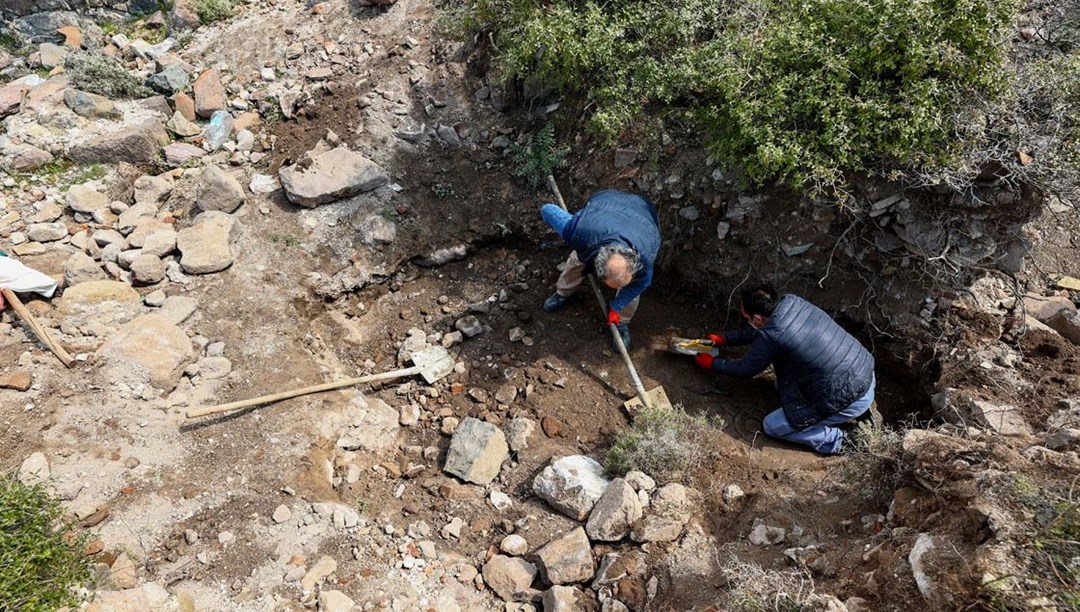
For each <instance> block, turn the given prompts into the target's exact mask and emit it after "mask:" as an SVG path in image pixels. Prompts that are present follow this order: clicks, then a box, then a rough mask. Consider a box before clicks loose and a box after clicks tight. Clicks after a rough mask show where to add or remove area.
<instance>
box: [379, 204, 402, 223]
mask: <svg viewBox="0 0 1080 612" xmlns="http://www.w3.org/2000/svg"><path fill="white" fill-rule="evenodd" d="M379 216H380V217H382V218H383V219H386V220H387V221H397V218H398V214H397V211H396V210H394V208H393V207H392V206H387V207H386V208H383V209H382V210H381V211H379Z"/></svg>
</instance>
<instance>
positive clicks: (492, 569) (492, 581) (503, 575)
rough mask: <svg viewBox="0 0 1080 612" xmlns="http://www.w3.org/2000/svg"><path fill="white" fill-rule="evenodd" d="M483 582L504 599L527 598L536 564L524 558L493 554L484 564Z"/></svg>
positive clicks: (534, 575)
mask: <svg viewBox="0 0 1080 612" xmlns="http://www.w3.org/2000/svg"><path fill="white" fill-rule="evenodd" d="M482 572H483V575H484V583H485V584H487V585H488V586H489V587H491V589H492V590H493V591H495V593H496V594H497V595H498V596H499V597H501V598H503V599H504V600H506V601H519V600H522V601H524V600H527V595H528V592H529V590H530V589H529V587H530V586H532V583H533V580H534V579H535V578H536V573H537V571H536V566H535V565H533V564H532V563H529V562H528V561H526V560H524V559H520V558H517V557H507V556H505V555H494V556H493V557H491V559H490V560H489V561H488V562H487V563H485V564H484V567H483V570H482Z"/></svg>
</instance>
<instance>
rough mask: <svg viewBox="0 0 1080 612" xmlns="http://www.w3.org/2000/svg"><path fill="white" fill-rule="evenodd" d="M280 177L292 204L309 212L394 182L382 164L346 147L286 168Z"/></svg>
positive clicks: (282, 170) (317, 155)
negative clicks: (305, 208) (310, 209)
mask: <svg viewBox="0 0 1080 612" xmlns="http://www.w3.org/2000/svg"><path fill="white" fill-rule="evenodd" d="M279 176H280V178H281V186H282V187H283V188H284V189H285V195H286V196H288V198H289V201H290V202H292V203H293V204H299V205H300V206H306V207H308V208H314V207H315V206H318V205H320V204H326V203H327V202H333V201H334V200H337V199H339V198H345V197H349V196H353V195H356V194H358V193H363V192H365V191H371V190H372V189H376V188H378V187H382V186H383V185H385V184H386V183H387V182H388V181H389V180H390V177H389V176H388V175H387V174H386V171H385V170H383V169H382V168H381V167H380V166H379V165H378V164H376V163H375V162H373V161H371V160H370V159H368V158H366V157H364V156H363V155H360V154H359V153H355V152H353V151H350V150H348V149H346V148H344V147H338V148H336V149H331V150H330V151H326V152H325V153H320V154H316V155H314V156H311V157H309V158H307V159H306V160H305V161H303V162H301V163H298V164H296V165H293V166H287V167H285V168H282V169H281V171H280V173H279Z"/></svg>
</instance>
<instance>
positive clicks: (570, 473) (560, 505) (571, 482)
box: [532, 455, 608, 521]
mask: <svg viewBox="0 0 1080 612" xmlns="http://www.w3.org/2000/svg"><path fill="white" fill-rule="evenodd" d="M607 486H608V481H607V479H605V478H604V466H602V465H600V464H599V463H598V462H597V461H596V460H595V459H592V458H590V457H586V456H584V455H571V456H569V457H563V458H561V459H558V460H556V461H553V462H552V463H551V465H549V466H547V467H545V468H544V470H543V471H542V472H540V474H539V475H537V476H536V478H535V479H534V480H533V485H532V488H533V492H534V493H536V495H537V496H539V497H540V498H541V499H543V500H545V501H547V502H548V503H549V504H551V505H552V506H553V507H554V508H555V509H556V510H558V511H559V512H562V513H563V514H565V515H566V516H569V517H570V518H572V519H574V520H576V521H582V520H585V517H587V516H589V512H591V511H592V509H593V506H595V505H596V502H597V501H598V500H599V499H600V498H601V497H602V496H603V495H604V491H605V490H606V489H607Z"/></svg>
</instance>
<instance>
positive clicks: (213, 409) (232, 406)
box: [184, 366, 420, 419]
mask: <svg viewBox="0 0 1080 612" xmlns="http://www.w3.org/2000/svg"><path fill="white" fill-rule="evenodd" d="M419 372H420V366H412V367H411V368H403V369H401V370H391V371H389V372H383V373H381V374H368V375H367V376H357V377H355V378H346V379H343V380H339V381H335V382H328V383H323V384H321V385H313V386H310V387H304V388H302V389H294V390H292V391H282V392H280V393H272V394H270V395H262V396H259V397H255V398H252V399H246V400H240V401H238V402H230V403H228V404H219V405H217V406H210V407H207V408H196V409H194V410H188V411H187V412H186V413H184V416H186V417H187V418H189V419H194V418H197V417H201V416H206V415H208V414H217V413H219V412H231V411H233V410H240V409H241V408H249V407H251V406H260V405H262V404H270V403H273V402H280V401H281V400H286V399H289V398H293V397H299V396H301V395H309V394H311V393H318V392H320V391H330V390H331V389H340V388H341V387H349V386H352V385H359V384H363V383H369V382H377V381H380V380H389V379H392V378H401V377H403V376H412V375H413V374H417V373H419Z"/></svg>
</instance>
